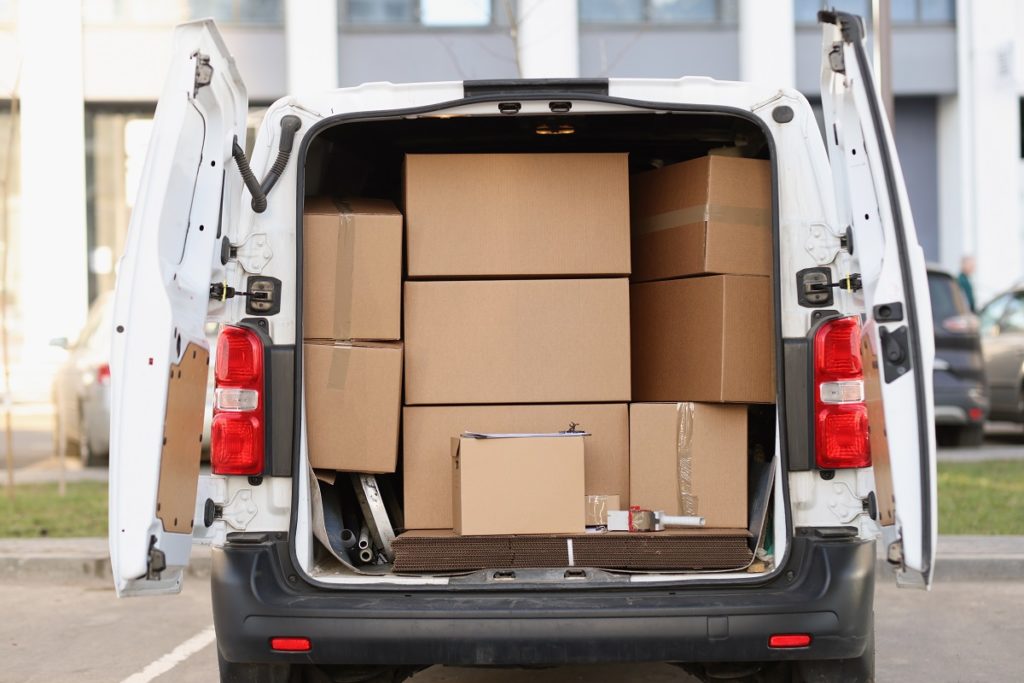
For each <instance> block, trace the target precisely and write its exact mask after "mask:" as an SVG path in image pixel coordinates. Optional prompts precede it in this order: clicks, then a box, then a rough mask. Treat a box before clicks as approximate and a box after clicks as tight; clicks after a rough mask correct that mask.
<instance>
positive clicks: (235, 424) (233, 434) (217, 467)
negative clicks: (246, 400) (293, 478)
mask: <svg viewBox="0 0 1024 683" xmlns="http://www.w3.org/2000/svg"><path fill="white" fill-rule="evenodd" d="M210 468H211V469H212V470H213V471H214V472H215V473H216V474H244V475H254V474H260V473H261V472H262V471H263V429H262V428H261V427H260V422H259V420H258V419H257V418H256V416H254V415H253V414H252V413H217V414H216V415H214V416H213V424H212V425H211V426H210Z"/></svg>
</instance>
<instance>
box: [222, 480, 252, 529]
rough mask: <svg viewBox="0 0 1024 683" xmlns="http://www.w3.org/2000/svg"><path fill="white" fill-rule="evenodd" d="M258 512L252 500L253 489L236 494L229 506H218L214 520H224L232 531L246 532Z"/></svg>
mask: <svg viewBox="0 0 1024 683" xmlns="http://www.w3.org/2000/svg"><path fill="white" fill-rule="evenodd" d="M258 511H259V509H258V508H257V507H256V503H255V502H253V499H252V489H242V490H241V491H238V492H237V493H235V495H234V497H232V498H231V501H230V502H229V503H228V504H227V505H218V506H216V508H215V513H214V518H215V519H222V520H224V523H225V524H227V525H228V526H229V527H231V528H232V529H237V530H238V531H245V529H246V527H247V526H249V522H251V521H252V520H253V517H255V516H256V513H257V512H258Z"/></svg>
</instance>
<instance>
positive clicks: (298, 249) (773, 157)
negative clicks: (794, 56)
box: [289, 79, 793, 593]
mask: <svg viewBox="0 0 1024 683" xmlns="http://www.w3.org/2000/svg"><path fill="white" fill-rule="evenodd" d="M579 80H582V81H583V82H584V83H586V79H573V80H570V81H568V84H569V85H570V86H573V87H575V86H576V85H577V83H578V81H579ZM498 82H499V83H505V81H498ZM517 82H518V81H515V82H513V83H517ZM469 83H470V84H471V85H472V84H473V83H477V82H476V81H469ZM463 87H464V89H465V82H464V85H463ZM585 87H586V86H583V88H584V89H585ZM504 99H506V98H503V97H500V96H495V95H482V96H466V97H464V98H462V99H460V100H450V101H446V102H438V103H434V104H430V105H425V106H420V107H411V108H407V109H384V110H377V111H363V112H354V113H348V114H337V115H334V116H329V117H326V118H323V119H321V120H320V121H317V122H316V123H315V124H313V125H312V126H311V127H310V129H309V130H308V131H307V132H306V134H305V135H303V136H302V139H301V143H300V147H299V155H298V158H297V161H296V164H297V165H296V169H295V171H296V184H297V188H296V207H295V210H296V215H295V225H296V231H295V235H296V244H295V253H296V279H295V282H296V284H295V329H296V330H297V331H299V332H298V334H301V330H302V267H303V263H302V239H303V235H302V229H301V226H302V224H303V221H302V214H303V202H304V197H305V185H306V156H307V154H308V151H309V145H310V144H311V143H312V142H313V141H314V140H315V139H316V138H317V136H318V135H319V134H320V133H322V132H323V131H324V130H326V129H328V128H331V127H333V126H338V125H344V124H346V123H355V122H359V121H369V120H374V119H387V118H391V119H399V118H402V117H407V116H415V115H418V114H429V113H432V112H436V111H442V110H445V109H451V108H453V107H457V106H463V105H467V104H478V103H487V102H498V101H502V100H504ZM517 99H519V100H522V101H528V100H531V101H545V100H547V101H551V100H554V101H573V100H574V101H588V102H600V103H604V104H619V105H623V106H629V107H635V108H638V109H641V110H656V111H665V112H671V113H679V114H687V113H701V114H709V113H710V114H722V115H723V116H734V117H736V118H740V119H744V120H746V121H749V122H750V123H753V124H754V125H756V126H757V127H758V128H759V129H760V130H761V132H762V134H763V135H764V136H765V140H766V142H767V144H768V150H769V156H770V163H771V167H772V173H771V193H772V194H771V197H772V257H773V263H772V274H773V277H774V279H773V282H776V283H778V282H781V279H780V272H781V271H780V265H779V264H780V251H781V247H780V225H779V164H778V154H777V149H776V147H775V137H774V136H773V135H772V132H771V129H770V128H769V127H768V125H767V123H766V122H765V121H764V120H763V119H761V118H760V117H759V116H757V115H756V114H754V113H753V112H752V111H750V110H748V109H740V108H736V107H729V106H714V105H699V106H698V105H691V104H680V103H677V102H655V101H647V100H633V99H627V98H622V97H612V96H610V95H607V94H591V93H589V92H583V91H582V90H572V89H570V90H568V91H567V90H561V91H552V92H543V93H529V92H524V93H521V94H517ZM772 297H773V305H774V307H775V311H776V315H775V344H776V347H777V348H778V349H780V350H781V349H782V316H781V314H780V313H779V312H780V311H781V310H782V298H781V288H780V287H779V286H776V287H774V288H773V292H772ZM775 370H776V372H775V376H776V406H777V409H778V412H779V416H778V424H780V425H786V424H787V422H786V405H785V402H784V400H782V397H784V396H785V395H786V375H785V366H784V361H783V354H782V353H776V361H775ZM301 378H302V354H301V353H296V354H295V373H294V383H295V384H294V386H295V396H297V397H298V396H301V391H302V382H301ZM301 407H302V402H301V400H296V401H294V409H293V410H294V424H295V425H300V424H301V419H302V415H301ZM787 431H788V430H786V429H781V430H780V433H779V443H780V449H781V450H780V453H779V458H780V461H781V466H782V471H783V472H788V471H789V462H788V453H789V435H788V434H787ZM292 463H293V466H292V471H293V472H297V471H299V464H300V444H299V429H298V427H296V430H295V434H294V437H293V440H292ZM298 496H299V478H298V477H294V476H293V477H292V500H298ZM782 497H783V500H782V503H783V506H784V509H785V510H790V509H791V507H790V499H789V483H788V480H787V478H786V477H783V478H782ZM296 523H297V521H296V515H294V514H293V515H292V516H291V521H290V523H289V534H291V535H294V534H295V529H296ZM786 533H787V536H788V537H790V538H792V537H793V520H792V515H789V514H787V515H786ZM289 552H290V553H291V554H292V560H293V562H294V565H295V566H296V567H300V564H299V563H298V561H297V557H296V556H295V548H294V547H291V548H290V549H289ZM789 552H790V547H789V546H788V545H787V547H786V553H785V555H784V556H783V557H781V558H778V562H779V566H780V567H781V566H782V565H783V564H785V563H786V561H787V558H788V555H789ZM779 571H781V570H780V569H776V570H774V571H773V572H771V573H769V574H767V575H753V576H751V577H750V578H744V579H734V580H732V581H730V584H731V585H748V586H756V585H762V584H764V583H765V582H766V581H768V580H770V579H772V578H773V577H775V576H776V575H777V574H778V573H779ZM297 574H298V577H299V578H300V579H301V581H303V582H305V583H307V584H309V585H311V586H317V587H319V588H321V589H324V590H329V591H337V590H339V589H340V587H339V586H338V585H337V584H331V583H327V582H323V581H319V580H317V579H315V578H313V577H312V576H309V575H308V574H306V572H304V571H301V569H300V570H298V571H297ZM703 583H704V582H703V581H691V582H687V584H686V585H687V586H688V587H697V586H700V585H702V584H703ZM710 583H711V584H712V585H714V584H716V583H717V584H718V585H721V583H722V582H721V581H717V582H715V581H712V582H710ZM378 589H379V590H389V591H393V592H410V591H417V590H419V587H417V586H401V585H394V584H392V585H388V586H380V587H379V588H378ZM520 590H521V587H519V586H517V587H515V588H513V589H511V592H513V593H519V591H520Z"/></svg>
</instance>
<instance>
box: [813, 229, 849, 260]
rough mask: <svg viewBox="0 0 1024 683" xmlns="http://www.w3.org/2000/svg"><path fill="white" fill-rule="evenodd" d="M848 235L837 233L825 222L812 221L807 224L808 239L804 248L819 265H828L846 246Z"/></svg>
mask: <svg viewBox="0 0 1024 683" xmlns="http://www.w3.org/2000/svg"><path fill="white" fill-rule="evenodd" d="M846 239H847V238H846V236H845V233H844V234H843V235H837V234H836V233H835V232H834V231H833V230H832V228H831V227H829V226H828V225H827V224H825V223H811V224H810V225H808V226H807V240H806V241H805V242H804V249H806V250H807V253H808V254H810V255H811V257H812V258H813V259H814V262H815V263H817V264H818V265H822V266H824V265H827V264H829V263H832V262H833V261H835V260H836V256H838V255H839V252H840V251H841V250H843V249H845V248H846V242H845V240H846Z"/></svg>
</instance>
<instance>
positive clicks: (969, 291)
mask: <svg viewBox="0 0 1024 683" xmlns="http://www.w3.org/2000/svg"><path fill="white" fill-rule="evenodd" d="M973 275H974V257H973V256H970V255H968V256H964V257H963V258H962V259H960V275H959V276H957V278H956V280H957V282H959V283H960V289H962V290H964V296H966V297H967V305H968V306H970V307H971V312H972V313H973V312H974V310H975V309H974V284H973V283H972V282H971V277H972V276H973Z"/></svg>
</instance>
